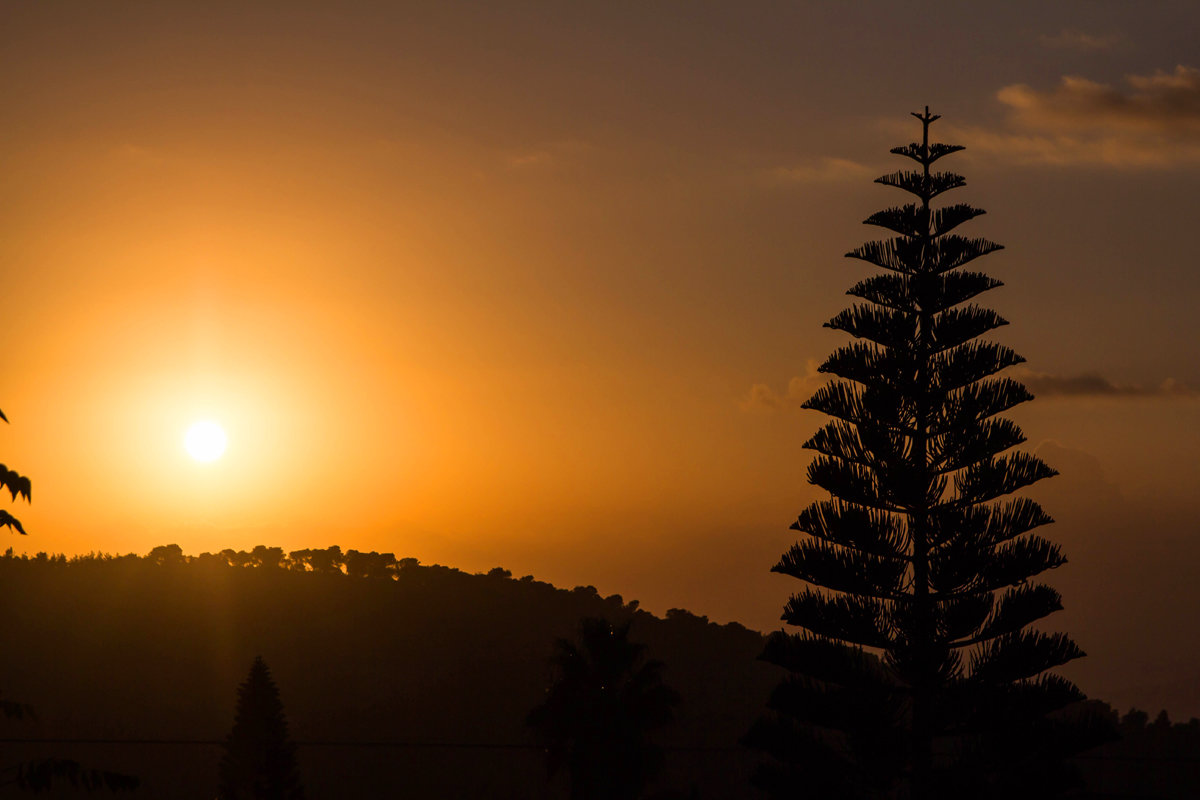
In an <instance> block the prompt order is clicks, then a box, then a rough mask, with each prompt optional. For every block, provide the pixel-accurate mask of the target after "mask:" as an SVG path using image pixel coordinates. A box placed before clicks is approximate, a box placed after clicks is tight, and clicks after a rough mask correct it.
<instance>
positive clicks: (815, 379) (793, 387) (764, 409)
mask: <svg viewBox="0 0 1200 800" xmlns="http://www.w3.org/2000/svg"><path fill="white" fill-rule="evenodd" d="M818 366H820V362H818V361H817V360H816V359H809V360H808V362H807V363H806V364H805V372H804V374H803V375H797V376H796V377H794V378H791V379H790V380H789V381H788V382H787V386H786V387H784V388H783V390H777V389H775V387H773V386H771V385H770V384H769V383H756V384H754V385H753V386H751V387H750V389H749V391H747V392H746V394H744V395H743V396H742V397H741V399H739V400H738V408H740V409H741V410H742V411H746V412H751V413H773V412H776V411H788V410H794V409H799V408H800V405H801V404H802V403H804V401H806V400H808V399H809V398H810V397H812V395H813V392H815V391H816V390H817V389H818V388H820V387H821V386H822V385H824V384H825V383H827V382H828V381H829V380H830V376H829V375H826V374H824V373H821V372H818V371H817V367H818ZM1008 374H1009V375H1010V376H1011V377H1012V378H1013V380H1017V381H1020V382H1021V383H1023V384H1024V385H1025V386H1026V388H1028V389H1029V391H1031V392H1033V394H1034V395H1035V396H1036V397H1037V398H1039V399H1048V398H1059V399H1067V398H1077V397H1097V398H1113V399H1141V400H1165V399H1184V400H1194V399H1200V389H1198V388H1197V387H1194V386H1191V385H1189V384H1186V383H1183V382H1181V381H1177V380H1175V379H1174V378H1167V379H1165V380H1163V381H1162V382H1160V383H1158V384H1156V385H1153V386H1144V385H1141V384H1132V383H1117V382H1115V381H1112V380H1109V379H1108V378H1106V377H1104V376H1103V375H1099V374H1097V373H1094V372H1084V373H1080V374H1078V375H1050V374H1047V373H1045V372H1034V371H1033V370H1030V369H1020V368H1018V369H1014V370H1012V371H1011V372H1009V373H1008Z"/></svg>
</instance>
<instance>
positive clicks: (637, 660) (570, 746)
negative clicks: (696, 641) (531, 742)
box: [528, 617, 679, 800]
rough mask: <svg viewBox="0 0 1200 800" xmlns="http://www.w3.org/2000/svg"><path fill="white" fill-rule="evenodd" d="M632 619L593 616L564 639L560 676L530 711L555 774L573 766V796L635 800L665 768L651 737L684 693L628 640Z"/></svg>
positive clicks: (558, 650)
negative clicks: (575, 636) (574, 638)
mask: <svg viewBox="0 0 1200 800" xmlns="http://www.w3.org/2000/svg"><path fill="white" fill-rule="evenodd" d="M630 622H631V621H626V622H624V623H621V624H618V625H614V624H613V623H611V622H609V621H608V620H605V619H599V618H594V617H589V618H586V619H584V620H582V621H581V623H580V626H579V641H578V643H576V642H572V641H569V640H567V639H558V640H557V641H556V642H555V644H554V655H553V656H552V657H551V659H550V663H551V667H552V669H553V672H554V680H553V682H552V683H551V685H550V687H549V688H548V689H547V691H546V699H545V701H544V702H543V703H542V704H541V705H540V706H538V707H537V708H535V709H534V710H533V711H532V712H531V713H530V714H529V718H528V724H529V725H530V727H532V728H533V729H534V730H535V731H536V732H537V734H538V736H539V738H540V739H541V740H542V742H543V743H544V744H545V746H546V755H547V767H548V769H549V771H550V774H551V775H554V774H556V773H557V772H558V771H559V770H560V769H562V767H564V766H565V767H566V768H567V772H568V773H569V775H570V782H571V798H572V800H617V799H618V798H621V799H622V800H631V798H635V797H637V796H638V794H639V793H640V792H641V790H642V788H643V787H644V786H645V784H646V783H647V781H649V780H650V779H651V778H652V777H653V776H654V775H655V773H656V772H657V771H658V769H659V767H660V766H661V762H662V752H661V750H659V748H657V747H655V746H654V745H652V744H651V743H650V742H649V740H648V734H649V733H650V732H651V731H653V730H655V729H657V728H660V727H662V726H663V725H665V724H666V723H668V722H669V721H670V720H671V718H672V709H673V708H674V707H675V706H676V705H677V704H678V703H679V695H678V694H676V693H675V692H674V691H673V690H672V689H670V688H669V687H667V686H666V685H665V684H664V683H663V681H662V662H659V661H652V660H646V657H645V652H646V646H645V645H643V644H638V643H635V642H631V641H629V626H630Z"/></svg>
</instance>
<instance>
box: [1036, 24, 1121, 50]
mask: <svg viewBox="0 0 1200 800" xmlns="http://www.w3.org/2000/svg"><path fill="white" fill-rule="evenodd" d="M1039 38H1040V40H1041V42H1042V46H1044V47H1052V48H1055V49H1060V50H1083V51H1091V52H1094V51H1100V50H1111V49H1113V48H1114V47H1116V46H1117V45H1118V44H1120V43H1121V41H1122V37H1121V36H1120V35H1119V34H1115V33H1114V34H1106V35H1100V36H1097V35H1095V34H1091V33H1084V32H1083V31H1078V30H1074V29H1070V28H1067V29H1064V30H1061V31H1059V32H1058V33H1056V34H1054V35H1053V36H1049V35H1046V34H1042V36H1041V37H1039Z"/></svg>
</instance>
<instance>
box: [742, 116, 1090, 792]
mask: <svg viewBox="0 0 1200 800" xmlns="http://www.w3.org/2000/svg"><path fill="white" fill-rule="evenodd" d="M913 116H915V117H917V119H918V120H920V122H921V126H922V138H921V141H920V142H917V143H914V144H909V145H905V146H903V147H897V148H894V149H893V150H892V151H891V152H892V153H894V154H896V155H899V156H903V157H905V158H908V159H911V160H912V161H915V162H916V164H917V168H916V169H913V170H904V171H900V172H895V173H892V174H889V175H885V176H883V177H881V178H879V179H878V180H877V183H881V184H884V185H886V186H891V187H895V188H898V189H901V190H902V191H904V192H907V193H908V194H910V195H912V196H913V197H914V198H915V200H914V201H913V202H909V203H907V204H905V205H901V206H897V207H893V208H888V209H886V210H884V211H880V212H879V213H876V214H874V215H872V216H871V217H869V218H868V219H867V220H866V224H868V225H875V226H879V227H882V228H886V229H888V230H890V231H892V232H893V233H894V234H896V235H895V236H893V237H891V238H888V239H884V240H882V241H872V242H868V243H866V244H864V245H863V246H861V247H859V248H857V249H856V250H853V251H851V252H850V253H848V254H847V255H848V256H849V257H851V258H854V259H858V260H861V261H865V262H867V263H868V264H873V265H875V266H876V267H880V268H881V269H882V270H883V272H882V273H877V274H875V275H873V276H871V277H868V278H866V279H865V280H862V281H860V282H859V283H857V284H855V285H854V286H853V287H852V288H851V289H850V290H849V291H848V294H850V295H852V296H854V297H857V298H859V299H860V300H861V301H863V302H858V303H855V304H854V305H852V306H851V307H850V308H849V309H847V310H845V311H843V312H841V313H840V314H838V315H837V316H835V317H834V318H833V319H832V320H830V321H829V322H828V323H826V327H829V328H833V329H835V330H839V331H844V332H846V333H848V334H850V335H851V336H853V337H854V338H855V339H856V341H854V342H852V343H850V344H847V345H845V346H842V347H839V348H838V349H836V350H835V351H834V352H833V354H832V355H830V356H829V358H828V360H826V361H825V363H824V364H823V365H822V367H821V371H822V372H825V373H830V374H831V375H833V376H836V379H835V380H833V381H831V382H830V383H828V384H826V385H825V386H823V387H822V388H820V389H819V390H818V391H817V392H816V393H815V394H814V395H813V397H812V398H811V399H810V400H808V402H807V403H806V404H805V407H806V408H809V409H814V410H817V411H820V412H822V413H824V414H827V415H829V416H830V417H832V418H833V419H832V421H830V422H828V423H827V424H825V425H824V427H822V428H821V429H820V430H818V431H817V433H816V434H815V435H814V436H813V437H812V438H811V439H809V440H808V441H807V442H806V443H805V444H804V447H806V448H808V449H810V450H814V451H816V454H817V455H816V456H815V458H814V459H813V461H812V463H811V464H810V466H809V469H808V479H809V481H810V482H811V483H812V484H815V485H816V486H818V487H820V488H821V489H824V490H826V491H827V492H828V493H829V495H830V497H829V499H824V500H819V501H817V502H814V503H813V504H812V505H810V506H809V507H808V508H806V509H805V510H804V511H803V512H802V513H801V514H800V515H799V518H798V519H797V521H796V522H795V523H794V524H793V525H792V528H793V529H794V530H798V531H800V532H801V533H803V534H806V536H805V537H804V538H802V539H801V540H800V541H799V542H798V543H796V544H795V545H794V546H793V547H792V548H791V549H790V550H788V551H787V552H786V553H785V554H784V555H783V557H782V558H781V560H780V561H779V563H778V564H777V565H776V566H775V567H774V571H775V572H780V573H783V574H784V575H789V576H791V577H794V578H797V579H799V580H801V581H803V582H804V583H805V584H807V585H806V586H805V587H804V588H803V589H801V591H799V593H797V594H795V595H794V596H792V597H791V599H790V600H789V601H788V602H787V604H786V606H785V608H784V613H783V620H784V621H785V622H787V623H788V624H789V625H793V626H796V627H798V628H799V629H800V632H799V633H795V634H789V633H785V632H784V631H779V632H777V633H775V634H774V635H772V636H771V637H770V638H769V640H768V644H767V647H766V650H765V652H764V654H763V658H764V659H765V660H767V661H770V662H773V663H775V664H778V665H780V666H782V667H784V668H786V669H787V670H788V671H789V672H790V675H789V676H788V677H787V678H786V679H785V680H784V682H783V683H782V684H781V685H780V686H779V687H778V689H777V690H776V691H775V692H774V693H773V695H772V697H771V700H770V701H769V707H770V709H771V710H772V712H773V713H771V714H770V715H768V716H767V717H766V718H764V719H763V720H762V721H760V722H759V723H758V724H757V725H756V726H755V728H754V729H753V730H752V731H751V733H750V734H749V735H748V737H747V740H748V743H750V744H752V745H754V746H757V747H760V748H762V749H764V750H766V751H767V752H768V753H770V754H771V755H773V756H774V757H775V758H774V760H773V761H772V762H769V763H768V764H766V765H764V766H763V768H762V769H761V770H760V772H759V774H758V781H759V783H760V784H761V785H762V786H763V787H764V788H767V789H768V790H771V791H772V792H773V793H774V794H775V795H776V796H787V797H797V796H807V795H804V794H803V792H802V791H801V792H800V793H798V787H802V786H807V787H808V788H809V789H810V790H811V791H812V792H813V794H812V796H814V797H845V798H849V797H888V798H895V797H902V798H911V799H912V800H926V799H927V798H943V797H947V798H948V797H955V798H959V797H972V798H982V797H992V796H997V797H999V796H1005V797H1010V796H1023V797H1036V796H1043V795H1045V796H1051V795H1053V793H1054V792H1056V791H1058V790H1059V789H1061V788H1063V787H1065V786H1066V785H1067V784H1068V783H1069V782H1070V778H1069V772H1068V771H1067V770H1066V769H1065V767H1063V766H1062V760H1061V759H1062V757H1063V756H1065V755H1068V754H1069V753H1071V752H1074V751H1075V750H1077V749H1081V748H1082V747H1084V746H1086V745H1088V744H1091V743H1093V740H1092V739H1090V738H1088V736H1087V735H1086V734H1084V733H1082V732H1081V731H1078V730H1074V729H1070V728H1069V726H1068V725H1067V724H1066V723H1065V722H1061V721H1058V720H1056V719H1055V718H1054V717H1049V718H1048V717H1047V714H1049V713H1050V712H1053V711H1055V710H1057V709H1061V708H1063V707H1065V706H1067V705H1069V704H1071V703H1073V702H1075V701H1077V700H1080V699H1082V697H1083V695H1082V693H1081V692H1080V691H1079V690H1078V689H1077V688H1076V687H1075V686H1074V685H1072V684H1071V683H1070V682H1069V681H1067V680H1065V679H1063V678H1061V677H1059V676H1057V675H1054V674H1052V673H1049V672H1047V671H1048V670H1051V669H1053V668H1055V667H1058V666H1060V665H1062V664H1064V663H1066V662H1068V661H1070V660H1072V659H1075V658H1078V657H1080V656H1082V655H1083V653H1082V651H1081V650H1080V649H1079V648H1078V647H1076V645H1075V644H1074V642H1072V641H1071V639H1069V638H1068V637H1067V636H1066V635H1063V634H1061V633H1055V634H1048V633H1042V632H1037V631H1034V630H1031V629H1030V628H1029V626H1030V624H1031V623H1034V622H1036V621H1038V620H1040V619H1042V618H1043V617H1045V616H1047V615H1049V614H1051V613H1052V612H1054V611H1057V610H1059V609H1061V608H1062V605H1061V602H1060V597H1059V594H1058V592H1056V591H1055V590H1054V589H1052V588H1050V587H1049V586H1047V585H1044V584H1041V583H1037V582H1034V581H1032V580H1031V579H1032V578H1033V577H1034V576H1036V575H1038V574H1040V573H1042V572H1045V571H1046V570H1049V569H1052V568H1054V567H1058V566H1060V565H1061V564H1063V563H1065V559H1064V557H1063V555H1062V553H1061V552H1060V550H1059V547H1058V546H1057V545H1055V544H1053V543H1051V542H1049V541H1047V540H1046V539H1044V538H1042V537H1040V536H1038V535H1035V534H1033V533H1031V531H1032V530H1034V529H1035V528H1038V527H1040V526H1042V525H1045V524H1046V523H1049V522H1051V521H1052V520H1051V519H1050V517H1049V516H1048V515H1047V514H1046V513H1045V512H1044V511H1043V510H1042V509H1041V507H1040V506H1039V505H1038V504H1037V503H1035V502H1033V501H1032V500H1029V499H1023V498H1011V497H1009V495H1011V494H1012V493H1013V492H1015V491H1017V490H1019V489H1021V488H1023V487H1025V486H1028V485H1030V484H1032V483H1034V482H1036V481H1039V480H1041V479H1042V478H1047V477H1050V476H1052V475H1054V474H1056V473H1055V471H1054V470H1053V469H1051V468H1050V467H1048V466H1047V465H1046V464H1044V463H1043V462H1042V461H1041V460H1039V459H1038V458H1036V457H1034V456H1032V455H1029V454H1027V453H1023V452H1019V451H1012V452H1008V451H1010V450H1011V448H1013V447H1015V446H1017V445H1019V444H1021V443H1022V442H1024V441H1025V437H1024V436H1023V435H1022V433H1021V431H1020V429H1019V428H1018V427H1017V426H1016V425H1015V424H1014V423H1012V422H1011V421H1009V420H1007V419H1004V418H1002V417H998V416H997V415H998V414H1001V413H1002V412H1004V411H1007V410H1008V409H1011V408H1012V407H1013V406H1016V405H1017V404H1019V403H1022V402H1025V401H1026V400H1030V399H1032V395H1030V394H1029V392H1028V391H1026V389H1025V387H1023V386H1022V385H1021V384H1020V383H1018V382H1016V381H1014V380H1012V379H1010V378H1007V377H998V376H997V373H999V372H1001V371H1002V370H1004V369H1005V368H1007V367H1011V366H1013V365H1015V364H1018V363H1020V362H1022V361H1023V360H1024V359H1023V358H1021V356H1019V355H1017V354H1016V353H1015V352H1013V351H1012V350H1011V349H1009V348H1008V347H1005V346H1002V345H1000V344H996V343H993V342H989V341H982V340H980V339H978V338H977V337H979V336H980V335H982V334H985V333H987V332H988V331H991V330H993V329H995V328H998V327H1000V326H1002V325H1005V324H1006V321H1005V320H1004V319H1002V318H1001V317H1000V316H999V315H998V314H996V313H995V312H994V311H991V310H989V309H987V308H983V307H981V306H979V305H977V304H976V303H974V302H973V299H974V298H976V297H977V296H978V295H980V294H981V293H983V292H985V291H987V290H989V289H992V288H995V287H997V286H1000V285H1001V284H1000V282H999V281H997V280H995V279H993V278H991V277H988V276H987V275H985V274H983V273H982V272H978V271H974V270H971V269H967V266H968V265H969V264H971V262H973V261H974V260H975V259H977V258H979V257H980V256H984V255H987V254H988V253H991V252H993V251H995V250H999V249H1000V245H998V244H995V243H994V242H991V241H988V240H986V239H979V238H967V237H964V236H961V235H959V234H958V233H954V232H953V231H955V229H956V228H958V226H959V225H961V224H962V223H964V222H967V221H968V220H971V219H973V218H974V217H977V216H979V215H980V214H982V213H984V212H983V211H982V210H980V209H977V208H973V207H972V206H970V205H966V204H961V203H959V204H952V205H941V206H940V207H935V206H934V205H933V200H934V198H936V197H938V196H939V195H941V194H942V193H943V192H946V191H948V190H951V189H955V188H958V187H961V186H963V185H964V184H965V181H964V179H963V177H962V176H961V175H956V174H954V173H951V172H938V171H933V170H932V166H933V164H934V163H935V162H936V161H938V160H939V159H941V158H942V157H943V156H946V155H948V154H950V153H954V152H956V151H958V150H961V149H963V148H962V147H960V146H958V145H947V144H931V143H930V141H929V127H930V124H931V123H932V122H933V121H934V120H936V119H938V116H937V115H932V114H930V113H929V109H928V107H926V109H925V111H924V113H922V114H914V115H913ZM1018 790H1019V793H1018Z"/></svg>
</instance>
